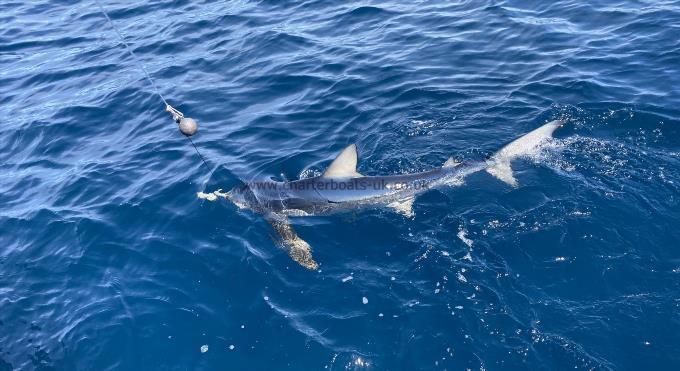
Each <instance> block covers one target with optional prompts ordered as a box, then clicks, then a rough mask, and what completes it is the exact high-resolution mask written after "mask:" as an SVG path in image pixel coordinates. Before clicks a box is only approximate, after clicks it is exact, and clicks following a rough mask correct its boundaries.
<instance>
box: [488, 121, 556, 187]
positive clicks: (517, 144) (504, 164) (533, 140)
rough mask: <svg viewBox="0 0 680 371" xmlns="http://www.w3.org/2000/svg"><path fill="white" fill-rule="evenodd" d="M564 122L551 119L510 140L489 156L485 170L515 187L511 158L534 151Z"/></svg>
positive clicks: (515, 180) (515, 181)
mask: <svg viewBox="0 0 680 371" xmlns="http://www.w3.org/2000/svg"><path fill="white" fill-rule="evenodd" d="M564 122H565V121H564V120H554V121H551V122H549V123H547V124H545V125H543V126H541V127H540V128H538V129H535V130H534V131H531V132H529V133H527V134H525V135H523V136H521V137H519V138H517V139H515V140H514V141H512V142H510V144H508V145H506V146H505V147H503V148H501V150H500V151H498V152H497V153H496V154H495V155H493V157H491V159H490V160H489V161H488V162H489V166H488V167H487V168H486V171H487V172H488V173H489V174H491V175H493V176H495V177H496V178H498V179H500V180H501V181H503V182H505V183H507V184H509V185H511V186H513V187H517V184H518V183H517V179H515V177H514V175H513V174H512V167H511V165H510V163H511V162H512V160H514V159H516V158H518V157H522V156H526V155H529V154H532V153H534V152H535V151H536V150H537V149H538V147H539V146H540V145H541V144H542V143H544V142H545V141H546V140H547V139H549V138H552V135H553V133H554V132H555V130H557V128H559V127H560V126H562V125H563V124H564Z"/></svg>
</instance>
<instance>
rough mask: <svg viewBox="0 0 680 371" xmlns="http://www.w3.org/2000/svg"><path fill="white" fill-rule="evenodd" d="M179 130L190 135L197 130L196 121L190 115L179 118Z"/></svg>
mask: <svg viewBox="0 0 680 371" xmlns="http://www.w3.org/2000/svg"><path fill="white" fill-rule="evenodd" d="M179 131H181V132H182V134H184V135H186V136H188V137H190V136H192V135H194V134H196V132H197V131H198V123H197V122H196V120H194V119H192V118H191V117H182V118H181V119H180V120H179Z"/></svg>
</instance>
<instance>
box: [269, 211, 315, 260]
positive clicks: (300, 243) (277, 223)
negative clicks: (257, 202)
mask: <svg viewBox="0 0 680 371" xmlns="http://www.w3.org/2000/svg"><path fill="white" fill-rule="evenodd" d="M267 221H269V224H271V225H272V227H274V230H276V232H277V233H278V234H279V235H280V236H281V240H282V244H283V247H284V249H285V250H287V251H288V255H290V257H291V258H292V259H293V260H295V261H296V262H298V263H299V264H300V265H301V266H303V267H305V268H307V269H312V270H317V269H319V264H318V263H317V262H316V261H314V258H313V257H312V247H311V246H309V244H308V243H307V241H305V240H303V239H302V238H300V236H298V235H297V233H295V230H294V229H293V227H292V226H291V225H290V222H289V221H288V219H287V218H285V217H283V216H278V215H277V216H270V217H268V218H267Z"/></svg>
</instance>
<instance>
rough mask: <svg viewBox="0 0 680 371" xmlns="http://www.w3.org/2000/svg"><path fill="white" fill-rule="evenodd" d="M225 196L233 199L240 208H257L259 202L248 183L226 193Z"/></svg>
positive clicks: (230, 199)
mask: <svg viewBox="0 0 680 371" xmlns="http://www.w3.org/2000/svg"><path fill="white" fill-rule="evenodd" d="M225 198H226V199H227V200H229V201H231V202H232V203H233V204H234V205H236V206H237V207H238V208H239V209H251V210H252V209H255V208H256V207H255V206H256V205H257V204H258V201H257V197H255V194H254V193H253V191H252V189H250V187H249V186H248V184H240V185H237V186H236V187H234V188H232V189H231V190H230V191H229V192H227V193H226V194H225Z"/></svg>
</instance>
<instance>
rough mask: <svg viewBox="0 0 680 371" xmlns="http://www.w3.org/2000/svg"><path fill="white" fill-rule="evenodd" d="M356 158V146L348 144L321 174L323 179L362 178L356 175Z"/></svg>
mask: <svg viewBox="0 0 680 371" xmlns="http://www.w3.org/2000/svg"><path fill="white" fill-rule="evenodd" d="M357 158H358V156H357V145H356V144H350V145H349V146H347V148H345V149H343V150H342V152H340V154H339V155H338V157H336V158H335V160H333V162H331V165H330V166H329V167H328V169H326V171H325V172H324V173H323V177H324V178H352V177H360V176H362V175H361V174H359V173H357Z"/></svg>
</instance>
